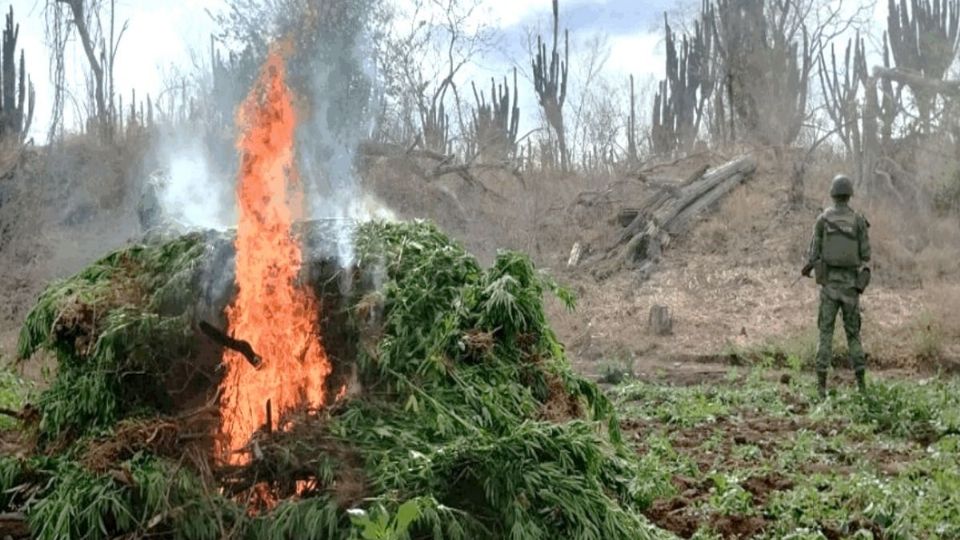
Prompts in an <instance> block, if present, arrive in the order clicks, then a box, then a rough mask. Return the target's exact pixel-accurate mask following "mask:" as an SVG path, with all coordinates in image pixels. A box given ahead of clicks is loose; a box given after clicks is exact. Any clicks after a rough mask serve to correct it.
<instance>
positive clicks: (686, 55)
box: [651, 14, 714, 154]
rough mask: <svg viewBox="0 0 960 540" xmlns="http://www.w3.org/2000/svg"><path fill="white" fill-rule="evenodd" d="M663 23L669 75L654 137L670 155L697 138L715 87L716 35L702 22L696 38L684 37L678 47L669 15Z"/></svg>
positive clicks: (659, 98) (657, 106)
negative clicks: (714, 38)
mask: <svg viewBox="0 0 960 540" xmlns="http://www.w3.org/2000/svg"><path fill="white" fill-rule="evenodd" d="M663 25H664V31H665V33H666V52H667V58H666V78H665V79H664V80H663V81H661V82H660V85H659V90H658V92H657V94H656V95H655V96H654V110H653V125H652V132H651V137H652V141H653V150H654V152H655V153H658V154H669V153H673V152H676V151H678V150H680V151H688V150H690V149H691V148H692V147H693V144H694V142H695V141H696V139H697V135H698V133H699V131H700V124H701V122H702V120H703V112H704V107H705V104H706V102H707V100H708V99H709V98H710V96H711V95H712V93H713V88H714V72H713V62H712V55H713V38H712V34H711V33H710V32H707V31H705V28H703V26H702V25H701V23H700V22H699V21H698V22H697V23H696V24H695V26H694V34H693V37H692V38H688V37H687V36H683V37H682V42H681V45H680V48H679V49H678V48H677V41H676V37H675V35H674V33H673V30H672V29H671V28H670V22H669V20H668V19H667V15H666V14H664V16H663Z"/></svg>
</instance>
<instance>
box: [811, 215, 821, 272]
mask: <svg viewBox="0 0 960 540" xmlns="http://www.w3.org/2000/svg"><path fill="white" fill-rule="evenodd" d="M822 248H823V219H821V218H819V217H818V218H817V224H816V225H814V226H813V237H812V238H811V239H810V249H809V251H808V252H807V262H809V263H814V262H816V261H818V260H819V259H820V252H821V249H822Z"/></svg>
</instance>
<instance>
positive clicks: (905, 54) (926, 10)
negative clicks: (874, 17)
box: [887, 0, 960, 131]
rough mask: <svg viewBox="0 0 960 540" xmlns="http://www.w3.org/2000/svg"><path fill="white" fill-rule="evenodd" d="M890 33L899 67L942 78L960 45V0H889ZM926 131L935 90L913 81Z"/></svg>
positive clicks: (914, 92) (914, 93)
mask: <svg viewBox="0 0 960 540" xmlns="http://www.w3.org/2000/svg"><path fill="white" fill-rule="evenodd" d="M887 9H888V13H887V33H888V41H889V43H890V50H891V52H892V53H893V60H894V62H895V63H896V65H897V67H898V68H901V69H907V70H911V71H914V72H916V73H918V74H919V75H921V76H922V77H924V78H927V79H937V80H939V79H943V76H944V74H946V72H947V69H949V68H950V66H951V65H952V64H953V61H954V59H955V58H956V57H957V52H958V49H960V0H888V2H887ZM910 90H911V92H912V93H913V95H914V97H915V98H916V104H917V112H918V113H919V115H920V122H921V126H922V128H923V130H924V131H929V129H930V118H931V113H932V109H933V106H934V105H935V103H934V101H935V99H936V94H935V93H934V92H932V91H931V89H930V88H929V87H928V86H922V85H912V86H910Z"/></svg>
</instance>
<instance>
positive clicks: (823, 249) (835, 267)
mask: <svg viewBox="0 0 960 540" xmlns="http://www.w3.org/2000/svg"><path fill="white" fill-rule="evenodd" d="M830 196H831V197H832V198H833V203H834V204H833V206H832V207H831V208H828V209H826V210H824V212H823V213H822V214H820V216H819V217H818V218H817V223H816V225H815V226H814V228H813V238H812V239H811V241H810V251H809V254H808V258H807V264H806V266H804V267H803V270H801V272H800V273H801V275H803V276H804V277H810V273H811V272H812V271H814V270H815V271H816V280H817V284H818V285H820V310H819V314H818V318H817V328H818V329H819V330H820V344H819V347H818V349H817V392H818V393H819V395H820V397H821V398H822V397H825V396H826V393H827V368H828V367H829V366H830V360H831V358H832V356H833V351H832V348H833V326H834V323H835V321H836V318H837V311H841V312H842V313H843V329H844V331H845V332H846V334H847V348H848V349H849V352H850V359H851V360H852V363H853V369H854V372H855V373H856V376H857V387H858V388H859V390H860V391H861V392H863V391H864V390H866V385H865V382H864V369H865V366H864V354H863V346H862V345H861V343H860V295H861V294H862V293H863V291H864V289H866V287H867V285H868V284H869V282H870V269H869V268H866V267H864V266H863V265H864V264H865V263H867V262H869V261H870V239H869V237H868V234H867V229H868V228H869V227H870V223H869V222H868V221H867V219H866V218H865V217H863V216H862V215H861V214H858V213H857V212H854V211H853V209H852V208H850V206H849V204H848V203H849V201H850V197H851V196H853V183H852V182H851V181H850V179H849V178H848V177H846V176H844V175H837V176H836V177H835V178H834V179H833V184H832V185H831V187H830Z"/></svg>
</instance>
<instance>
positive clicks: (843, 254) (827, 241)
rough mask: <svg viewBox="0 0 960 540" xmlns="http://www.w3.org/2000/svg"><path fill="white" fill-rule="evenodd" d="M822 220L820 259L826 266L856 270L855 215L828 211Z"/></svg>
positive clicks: (858, 258) (857, 239)
mask: <svg viewBox="0 0 960 540" xmlns="http://www.w3.org/2000/svg"><path fill="white" fill-rule="evenodd" d="M820 219H821V220H823V243H822V247H821V253H820V257H821V258H822V260H823V263H824V264H826V265H827V266H834V267H839V268H857V267H859V266H860V263H861V261H860V236H859V234H858V232H859V231H858V230H857V227H858V226H859V223H858V221H859V220H858V219H857V214H856V213H855V212H853V211H852V210H851V211H845V212H844V211H837V210H835V209H831V210H828V211H826V212H824V213H823V215H822V216H821V218H820Z"/></svg>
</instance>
